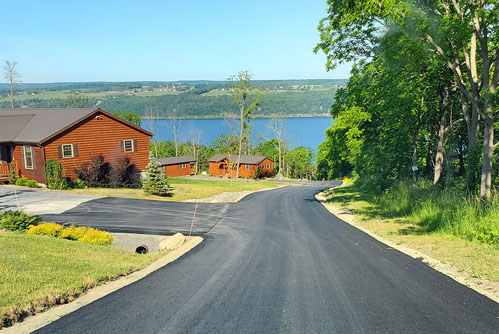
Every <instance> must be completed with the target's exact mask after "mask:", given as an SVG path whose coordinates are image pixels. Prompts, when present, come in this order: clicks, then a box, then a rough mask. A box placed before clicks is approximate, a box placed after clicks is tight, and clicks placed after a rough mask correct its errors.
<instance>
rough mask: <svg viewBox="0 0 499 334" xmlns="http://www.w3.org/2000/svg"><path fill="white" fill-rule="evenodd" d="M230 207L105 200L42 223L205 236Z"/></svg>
mask: <svg viewBox="0 0 499 334" xmlns="http://www.w3.org/2000/svg"><path fill="white" fill-rule="evenodd" d="M228 206H229V204H226V203H214V204H211V203H202V204H199V205H198V207H197V209H196V208H195V207H196V204H195V203H184V202H162V201H149V200H140V199H129V198H116V197H104V198H98V199H94V200H90V201H88V202H85V203H82V204H80V205H78V206H77V207H75V208H73V209H70V210H67V211H65V212H64V213H62V214H57V215H42V218H43V220H44V221H54V222H57V223H60V224H64V225H75V226H92V227H95V228H98V229H102V230H106V231H109V232H121V233H143V234H160V235H171V234H174V233H177V232H180V233H184V234H185V233H189V229H190V226H191V223H192V219H193V217H194V210H195V209H196V215H195V218H194V225H193V233H192V234H193V235H202V234H206V233H208V232H209V231H210V230H211V228H212V227H213V226H214V225H215V224H216V223H218V222H219V221H220V219H222V217H223V216H224V213H225V211H226V210H227V208H228Z"/></svg>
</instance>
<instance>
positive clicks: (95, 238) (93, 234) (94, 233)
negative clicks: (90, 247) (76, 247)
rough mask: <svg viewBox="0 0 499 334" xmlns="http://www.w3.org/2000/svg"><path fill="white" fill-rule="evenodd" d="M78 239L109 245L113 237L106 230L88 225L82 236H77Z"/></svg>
mask: <svg viewBox="0 0 499 334" xmlns="http://www.w3.org/2000/svg"><path fill="white" fill-rule="evenodd" d="M78 241H81V242H87V243H90V244H96V245H110V244H112V243H113V241H114V237H113V236H112V235H111V234H109V233H108V232H105V231H99V230H96V229H93V228H91V227H89V228H88V229H87V231H86V232H85V234H84V235H83V237H81V238H79V239H78Z"/></svg>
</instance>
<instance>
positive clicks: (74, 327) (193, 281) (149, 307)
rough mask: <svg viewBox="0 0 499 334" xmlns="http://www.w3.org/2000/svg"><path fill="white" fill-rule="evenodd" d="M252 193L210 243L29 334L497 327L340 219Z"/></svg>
mask: <svg viewBox="0 0 499 334" xmlns="http://www.w3.org/2000/svg"><path fill="white" fill-rule="evenodd" d="M322 188H324V186H317V187H314V186H311V187H287V188H281V189H276V190H271V191H266V192H259V193H254V194H252V195H249V196H247V197H246V198H244V199H243V200H242V201H240V202H238V203H235V204H231V205H230V206H229V207H228V208H227V210H226V211H225V213H224V216H223V218H222V219H221V220H220V221H219V222H218V223H217V224H216V225H215V226H214V227H213V228H212V229H211V230H210V232H209V233H207V235H206V240H205V241H204V242H203V243H202V244H201V245H199V246H198V247H197V248H195V249H194V250H193V251H191V252H189V253H188V254H186V255H185V256H184V257H182V258H180V259H179V260H177V261H175V262H174V263H171V264H169V265H168V266H166V267H163V268H161V269H159V270H157V271H155V272H154V273H152V274H151V275H149V276H147V277H146V278H144V279H142V280H139V281H137V282H135V283H133V284H131V285H129V286H127V287H125V288H123V289H120V290H118V291H116V292H114V293H112V294H110V295H108V296H106V297H103V298H101V299H99V300H97V301H95V302H93V303H91V304H89V305H87V306H85V307H82V308H81V309H79V310H78V311H76V312H74V313H71V314H68V315H66V316H64V317H63V318H61V319H59V320H57V321H56V322H53V323H52V324H49V325H47V326H46V327H43V328H41V329H39V330H38V331H37V333H497V332H498V329H499V318H498V317H499V304H497V303H495V302H493V301H491V300H490V299H488V298H486V297H484V296H482V295H480V294H478V293H476V292H474V291H473V290H471V289H469V288H467V287H465V286H462V285H460V284H458V283H456V282H455V281H453V280H452V279H450V278H448V277H447V276H445V275H443V274H441V273H439V272H437V271H435V270H433V269H432V268H430V267H428V266H427V265H425V264H423V263H422V262H421V261H418V260H415V259H412V258H410V257H409V256H406V255H404V254H402V253H400V252H398V251H396V250H394V249H391V248H390V247H387V246H386V245H384V244H382V243H380V242H378V241H376V240H375V239H373V238H371V237H369V236H368V235H366V234H364V233H363V232H361V231H359V230H357V229H355V228H354V227H352V226H350V225H349V224H346V223H344V222H342V221H341V220H339V219H337V218H336V217H334V216H333V215H331V214H330V213H329V212H328V211H327V210H325V209H324V208H323V207H322V206H321V204H320V203H318V202H317V201H316V200H315V198H314V194H315V193H316V192H318V191H319V190H321V189H322Z"/></svg>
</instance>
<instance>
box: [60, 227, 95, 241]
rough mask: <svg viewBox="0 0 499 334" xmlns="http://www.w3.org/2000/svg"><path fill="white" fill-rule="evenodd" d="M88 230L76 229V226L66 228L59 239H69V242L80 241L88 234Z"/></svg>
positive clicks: (86, 228) (83, 228) (84, 228)
mask: <svg viewBox="0 0 499 334" xmlns="http://www.w3.org/2000/svg"><path fill="white" fill-rule="evenodd" d="M87 230H88V227H85V226H80V227H76V226H73V225H71V226H69V227H66V228H65V229H64V230H63V231H62V232H61V234H60V235H59V238H62V239H68V240H78V239H81V238H83V236H84V235H85V233H87Z"/></svg>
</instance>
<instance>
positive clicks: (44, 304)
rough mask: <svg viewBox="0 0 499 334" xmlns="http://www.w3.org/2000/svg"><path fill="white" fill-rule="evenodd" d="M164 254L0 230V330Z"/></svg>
mask: <svg viewBox="0 0 499 334" xmlns="http://www.w3.org/2000/svg"><path fill="white" fill-rule="evenodd" d="M162 255H164V252H161V253H157V254H141V255H139V254H135V253H130V252H126V251H123V250H120V249H118V248H115V247H112V246H103V245H93V244H88V243H83V242H75V241H70V240H64V239H58V238H51V237H45V236H39V235H29V234H25V233H20V232H7V231H0V328H1V327H2V326H6V325H8V324H10V323H11V322H13V321H16V320H17V319H19V318H23V317H26V316H29V315H32V314H36V313H38V312H41V311H43V310H45V309H47V308H49V307H51V306H53V305H57V304H63V303H66V302H69V301H72V300H73V299H75V298H76V297H78V296H79V295H80V294H82V293H84V292H85V291H86V290H88V289H89V288H92V287H94V286H96V285H99V284H101V283H104V282H107V281H109V280H114V279H117V278H119V277H121V276H124V275H128V274H130V273H132V272H134V271H137V270H139V269H142V268H144V267H145V266H147V265H148V264H150V263H152V262H153V261H155V260H156V259H158V258H159V257H160V256H162Z"/></svg>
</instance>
